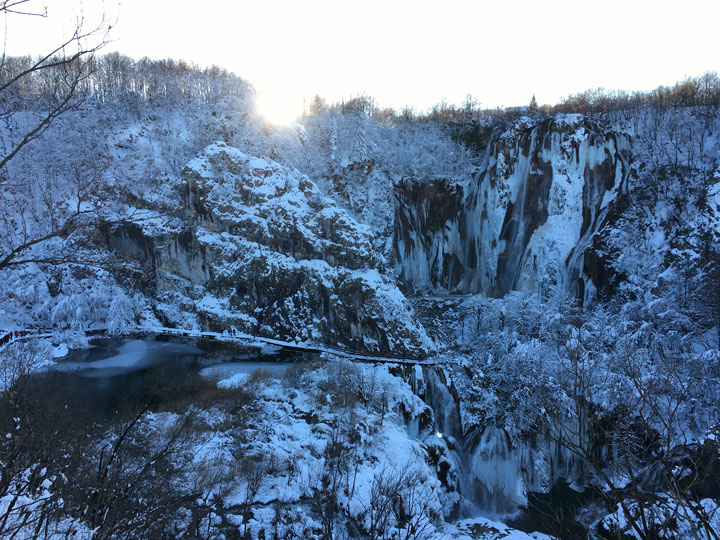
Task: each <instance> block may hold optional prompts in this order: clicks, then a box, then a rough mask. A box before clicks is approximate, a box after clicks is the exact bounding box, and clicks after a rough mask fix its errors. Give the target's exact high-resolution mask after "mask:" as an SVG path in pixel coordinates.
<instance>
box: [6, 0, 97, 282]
mask: <svg viewBox="0 0 720 540" xmlns="http://www.w3.org/2000/svg"><path fill="white" fill-rule="evenodd" d="M38 4H39V3H38V2H35V1H34V0H4V1H0V14H2V15H4V16H5V17H6V20H7V21H8V24H12V20H13V19H14V18H15V17H39V18H47V16H48V14H47V10H46V9H45V8H41V7H40V5H38ZM110 28H111V25H110V24H109V23H108V21H107V20H106V19H105V17H103V18H102V20H100V21H99V22H98V24H97V25H88V24H87V23H86V21H85V20H84V18H83V17H82V16H81V17H80V18H78V19H77V21H76V24H75V28H74V30H73V31H72V33H71V35H70V36H69V37H67V38H66V39H64V40H63V41H61V42H60V43H58V44H57V46H55V47H53V48H52V49H51V50H49V51H47V52H46V53H44V54H41V55H40V56H38V57H36V58H29V57H26V58H20V59H18V58H12V57H8V56H7V54H6V52H5V51H3V54H2V58H0V119H3V120H4V121H5V122H6V124H7V125H12V126H14V127H15V128H16V129H14V130H13V133H12V135H11V136H10V137H9V139H10V140H9V142H7V141H6V149H5V151H4V152H2V153H1V154H0V203H3V206H4V207H5V208H4V209H2V210H3V212H2V214H3V215H2V219H3V221H4V222H5V224H6V225H7V226H8V227H9V228H10V229H11V230H12V228H15V230H20V231H21V234H19V235H15V236H14V238H12V239H10V240H9V241H6V242H3V243H2V244H0V270H1V269H3V268H6V267H9V266H13V265H18V264H24V263H26V262H49V263H53V262H57V257H58V255H57V253H56V254H54V255H52V256H40V257H38V256H36V255H28V254H29V253H30V252H31V251H32V250H33V248H35V247H36V246H40V245H42V244H45V243H47V242H48V241H50V240H53V239H66V238H68V236H70V234H71V233H72V232H73V231H75V230H76V229H78V228H81V227H84V226H86V225H87V220H86V219H85V218H86V216H87V214H89V213H90V210H89V209H88V208H87V207H85V206H84V205H83V204H82V203H83V202H84V201H85V200H86V197H85V196H86V195H87V193H83V192H82V189H84V188H82V189H80V188H81V187H79V189H80V191H78V193H77V201H78V204H77V207H76V209H75V211H69V212H67V213H65V214H64V215H62V216H60V217H59V219H57V220H54V221H53V222H52V223H51V226H50V227H49V228H42V227H35V228H33V227H28V224H27V221H28V220H29V219H31V215H32V208H31V206H32V204H33V203H34V202H37V203H39V204H41V203H42V200H40V201H36V200H33V198H34V197H32V196H31V199H30V200H25V201H24V204H22V205H20V206H18V204H19V202H18V201H19V200H22V199H23V196H25V197H27V195H29V194H30V193H31V192H30V191H29V190H28V189H27V188H28V186H27V185H26V181H25V180H23V179H19V178H16V177H15V174H14V172H13V171H12V170H11V169H9V168H8V165H9V164H10V163H11V162H12V161H13V160H15V159H16V158H17V157H18V155H19V154H20V153H21V152H23V151H24V150H27V149H28V147H29V145H30V143H32V142H33V141H35V140H36V139H38V138H39V137H40V136H41V135H42V134H43V133H44V132H45V131H46V130H47V129H48V127H49V126H50V125H51V124H52V123H53V122H54V121H55V120H56V119H58V118H59V117H60V116H62V115H63V114H65V113H67V112H68V111H69V110H71V109H73V108H74V107H77V105H78V104H79V103H80V102H81V101H82V99H83V95H84V90H85V88H84V85H85V84H86V82H87V81H88V78H89V77H90V75H91V74H92V72H93V66H94V62H93V57H94V54H95V53H96V52H97V51H99V50H100V49H101V48H102V47H104V46H105V44H106V43H107V42H108V32H109V31H110ZM24 109H27V110H31V111H32V112H33V114H32V115H27V114H26V115H22V121H15V120H17V119H19V118H20V115H19V114H18V113H19V112H21V111H22V110H24ZM28 118H31V120H28ZM41 183H42V182H41ZM84 185H85V187H87V183H85V184H84ZM33 195H34V194H33ZM35 196H36V195H35Z"/></svg>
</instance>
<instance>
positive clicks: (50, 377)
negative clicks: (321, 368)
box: [32, 339, 317, 421]
mask: <svg viewBox="0 0 720 540" xmlns="http://www.w3.org/2000/svg"><path fill="white" fill-rule="evenodd" d="M316 357H317V355H316V354H314V353H303V352H296V351H285V350H281V349H269V348H264V349H262V350H261V349H254V348H249V349H248V350H247V352H243V353H240V354H226V353H217V352H213V353H210V352H208V351H206V350H203V349H201V348H200V347H198V346H196V345H193V344H190V343H181V342H168V341H154V340H151V339H143V340H124V341H115V342H111V341H108V342H102V343H101V344H99V345H97V346H94V347H91V348H88V349H84V350H78V351H72V352H71V353H70V354H68V356H67V357H66V358H65V359H63V360H62V361H60V362H58V363H57V364H56V365H55V366H53V367H52V368H51V369H50V370H48V371H47V372H46V373H44V374H39V375H37V376H35V377H33V382H32V384H37V385H39V386H40V387H41V388H42V390H41V391H42V392H43V393H46V394H52V395H54V398H53V399H55V400H60V401H64V402H66V404H65V405H64V406H68V405H70V404H71V403H72V405H74V407H73V408H75V407H77V408H79V409H80V410H84V411H86V414H88V415H89V416H90V417H93V418H96V419H97V420H98V421H102V420H103V419H108V418H110V417H112V416H113V415H114V414H115V412H116V411H118V410H120V409H125V408H133V407H137V406H138V405H140V406H142V405H145V404H151V405H152V406H163V405H165V404H168V403H171V402H175V401H178V400H180V399H182V400H186V401H188V400H189V401H192V399H193V396H194V393H196V392H201V391H203V390H204V391H206V390H207V387H208V386H209V385H214V384H216V383H218V382H219V383H220V384H219V386H220V387H221V388H233V387H237V386H239V385H241V384H243V383H244V382H245V380H247V378H248V377H250V376H251V375H252V373H253V372H255V371H257V370H260V371H261V372H262V375H263V376H264V377H282V376H283V375H284V373H285V371H286V370H287V369H288V368H289V367H290V366H291V365H292V363H293V362H296V361H306V360H309V359H311V358H316Z"/></svg>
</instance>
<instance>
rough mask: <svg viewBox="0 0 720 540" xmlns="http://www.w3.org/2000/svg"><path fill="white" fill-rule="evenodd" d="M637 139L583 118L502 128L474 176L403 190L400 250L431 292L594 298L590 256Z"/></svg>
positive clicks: (407, 276)
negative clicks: (553, 289)
mask: <svg viewBox="0 0 720 540" xmlns="http://www.w3.org/2000/svg"><path fill="white" fill-rule="evenodd" d="M628 155H629V140H628V139H627V137H625V136H623V135H618V134H615V133H612V132H606V131H604V130H603V129H602V128H601V127H599V126H598V125H597V124H595V123H593V122H592V121H590V120H587V119H583V118H582V117H577V116H571V117H565V116H562V115H559V116H557V117H555V118H549V119H545V120H543V121H541V122H539V123H536V124H534V125H530V126H527V125H523V124H513V125H511V126H510V127H509V128H507V129H505V130H501V129H499V130H496V131H495V133H494V134H493V136H492V138H491V141H490V143H489V144H488V147H487V150H486V154H485V157H484V161H483V163H482V165H481V166H480V167H479V168H478V169H477V170H476V171H475V172H474V174H473V175H472V177H471V178H467V179H462V180H455V181H451V180H433V181H430V182H412V183H411V182H407V183H401V184H400V185H399V186H398V188H397V191H396V198H397V207H396V214H395V235H394V246H395V256H396V263H397V265H398V271H399V274H400V277H401V279H402V280H403V281H405V282H407V283H409V284H411V285H413V286H414V287H416V288H418V289H421V290H429V291H433V292H443V293H479V292H481V293H485V294H489V295H493V296H503V295H505V294H506V293H507V292H508V291H510V290H521V291H525V292H538V289H539V288H540V287H547V286H550V285H560V286H564V287H566V288H567V289H569V290H571V291H572V292H574V293H577V294H579V295H580V294H582V293H583V292H585V293H588V294H590V293H591V292H592V291H593V285H592V283H590V281H591V279H592V278H591V277H590V276H586V275H585V274H584V273H583V272H584V267H585V266H586V265H585V253H586V251H587V249H588V248H589V247H590V246H591V244H592V239H593V237H594V235H595V234H596V233H597V232H598V231H599V230H600V228H601V227H602V225H603V224H604V222H605V219H606V216H607V215H608V213H609V210H610V209H611V208H612V206H613V204H614V203H615V200H616V199H617V197H618V195H620V194H621V193H622V192H623V190H624V186H625V183H626V177H627V174H628V165H627V163H628Z"/></svg>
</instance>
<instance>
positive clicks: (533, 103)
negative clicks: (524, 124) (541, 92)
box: [528, 94, 538, 114]
mask: <svg viewBox="0 0 720 540" xmlns="http://www.w3.org/2000/svg"><path fill="white" fill-rule="evenodd" d="M528 112H530V113H531V114H535V113H536V112H538V104H537V99H535V94H533V97H532V99H531V100H530V105H529V106H528Z"/></svg>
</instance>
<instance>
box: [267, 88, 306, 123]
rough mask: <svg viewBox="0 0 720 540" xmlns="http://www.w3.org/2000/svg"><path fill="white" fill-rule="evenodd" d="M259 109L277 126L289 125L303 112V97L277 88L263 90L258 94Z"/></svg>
mask: <svg viewBox="0 0 720 540" xmlns="http://www.w3.org/2000/svg"><path fill="white" fill-rule="evenodd" d="M257 105H258V110H259V111H260V113H261V114H262V115H263V117H264V118H265V120H267V121H268V122H270V123H271V124H273V125H275V126H289V125H290V124H292V123H293V122H295V121H297V119H298V118H300V116H302V112H303V109H302V108H303V104H302V98H298V97H297V96H293V95H291V94H287V93H284V92H281V91H277V90H261V91H260V92H258V94H257Z"/></svg>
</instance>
